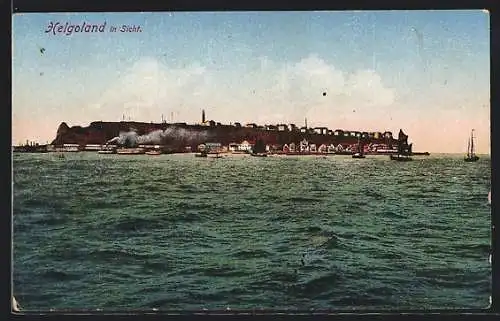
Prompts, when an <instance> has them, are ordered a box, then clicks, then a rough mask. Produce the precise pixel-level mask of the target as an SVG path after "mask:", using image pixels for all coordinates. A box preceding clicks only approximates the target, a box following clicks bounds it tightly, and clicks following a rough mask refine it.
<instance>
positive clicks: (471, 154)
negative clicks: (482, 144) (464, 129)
mask: <svg viewBox="0 0 500 321" xmlns="http://www.w3.org/2000/svg"><path fill="white" fill-rule="evenodd" d="M478 160H479V157H478V156H477V155H476V153H475V151H474V129H473V130H472V131H471V133H470V138H469V141H468V142H467V156H465V157H464V161H466V162H477V161H478Z"/></svg>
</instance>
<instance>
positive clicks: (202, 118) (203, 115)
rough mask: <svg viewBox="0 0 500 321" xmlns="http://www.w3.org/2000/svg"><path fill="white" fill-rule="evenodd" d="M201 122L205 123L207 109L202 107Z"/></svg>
mask: <svg viewBox="0 0 500 321" xmlns="http://www.w3.org/2000/svg"><path fill="white" fill-rule="evenodd" d="M201 123H202V124H204V123H205V109H202V111H201Z"/></svg>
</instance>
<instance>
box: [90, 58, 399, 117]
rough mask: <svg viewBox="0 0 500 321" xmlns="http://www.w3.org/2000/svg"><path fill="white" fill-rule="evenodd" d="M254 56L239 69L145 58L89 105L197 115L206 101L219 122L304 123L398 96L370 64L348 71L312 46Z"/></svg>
mask: <svg viewBox="0 0 500 321" xmlns="http://www.w3.org/2000/svg"><path fill="white" fill-rule="evenodd" d="M257 63H258V64H257V66H258V67H257V68H254V69H252V70H247V71H246V72H242V73H236V72H232V71H230V70H216V69H207V68H206V67H204V66H202V65H200V64H199V63H193V64H191V65H188V66H185V67H183V68H177V69H172V68H167V66H165V65H163V64H162V63H160V62H159V61H158V60H156V59H154V58H144V59H141V60H139V61H137V62H136V63H135V64H134V65H133V66H131V67H130V68H129V70H127V71H126V72H125V73H124V74H123V76H122V77H120V78H119V79H117V80H116V81H115V82H114V83H113V84H112V85H111V86H110V87H109V88H108V89H107V90H106V91H105V92H104V94H103V95H102V96H101V97H99V99H98V100H97V101H94V102H91V104H92V106H94V108H92V107H91V106H90V105H89V112H91V113H99V115H100V116H99V117H98V118H99V119H102V118H108V119H110V120H111V119H117V117H120V116H119V115H121V114H123V113H124V114H126V115H127V116H130V117H131V118H132V119H136V120H141V121H149V120H153V119H154V120H155V121H157V120H158V119H159V118H160V115H161V114H164V115H165V116H167V115H169V114H171V113H172V112H174V111H175V112H174V116H175V118H176V121H187V122H194V121H198V118H199V115H200V110H201V109H202V108H204V109H206V110H207V117H208V118H209V119H214V120H217V121H221V122H224V123H230V122H236V121H240V122H255V121H257V120H260V121H263V122H268V123H278V122H280V123H281V122H301V123H302V121H303V119H304V117H308V119H309V120H310V124H314V123H324V124H325V125H326V123H330V125H332V122H338V120H339V118H342V117H344V118H345V117H347V116H348V114H349V113H350V112H351V111H352V109H358V110H359V112H363V110H368V109H373V108H383V107H386V106H389V105H391V104H392V103H393V102H394V99H395V92H394V90H392V89H391V88H387V87H385V86H384V84H383V82H382V79H381V78H380V76H379V75H377V74H376V73H375V72H374V71H370V70H359V71H357V72H355V73H353V74H347V73H345V72H343V71H342V70H340V69H338V68H337V67H336V66H333V65H331V64H329V63H327V62H326V61H325V60H324V59H322V58H321V57H318V56H317V55H314V54H311V55H309V56H307V57H304V58H303V59H301V60H299V61H295V62H277V61H272V60H270V59H268V58H267V57H259V58H258V61H257ZM323 93H326V95H323ZM95 107H97V109H95ZM103 115H105V116H103ZM96 116H97V115H96Z"/></svg>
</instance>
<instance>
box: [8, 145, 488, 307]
mask: <svg viewBox="0 0 500 321" xmlns="http://www.w3.org/2000/svg"><path fill="white" fill-rule="evenodd" d="M490 172H491V161H490V158H489V156H481V159H480V160H479V161H478V162H476V163H466V162H464V161H463V155H444V154H443V155H431V156H428V157H425V156H424V157H415V158H414V160H413V161H411V162H396V161H391V160H389V157H388V156H367V158H366V159H352V158H351V157H349V156H329V157H318V156H304V157H300V156H290V157H266V158H261V157H251V156H228V157H224V158H221V159H210V158H196V157H194V155H193V154H179V155H160V156H148V155H135V156H133V155H130V156H125V155H99V154H97V153H90V152H82V153H67V154H66V157H65V158H60V157H58V155H56V154H52V153H48V154H17V153H16V154H14V155H13V181H14V182H13V183H14V184H13V186H14V187H13V194H14V198H13V224H14V234H13V244H14V248H13V251H14V262H13V282H14V283H13V284H14V288H13V292H14V295H15V297H16V299H17V300H18V301H19V303H20V305H21V307H22V308H23V309H25V310H49V309H56V310H58V309H79V310H81V309H92V310H96V309H102V310H106V309H108V310H128V309H134V310H137V309H144V310H146V309H153V308H154V309H158V310H160V311H161V310H179V309H180V310H202V309H208V310H215V309H216V310H226V309H228V308H230V309H232V310H241V309H248V310H250V309H252V310H254V309H266V310H290V311H297V310H308V311H310V310H311V309H317V310H327V309H328V310H340V309H341V310H346V309H359V310H366V309H433V308H436V309H437V308H440V309H442V308H453V309H456V308H485V307H487V306H488V305H489V296H490V288H491V266H490V263H489V261H488V258H489V253H490V247H491V246H490V243H491V242H490V236H491V234H490V231H491V217H490V207H489V205H488V200H487V196H488V192H489V191H490Z"/></svg>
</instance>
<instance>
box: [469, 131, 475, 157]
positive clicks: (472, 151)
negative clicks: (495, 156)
mask: <svg viewBox="0 0 500 321" xmlns="http://www.w3.org/2000/svg"><path fill="white" fill-rule="evenodd" d="M470 154H471V155H472V156H474V129H473V130H472V131H471V134H470Z"/></svg>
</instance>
